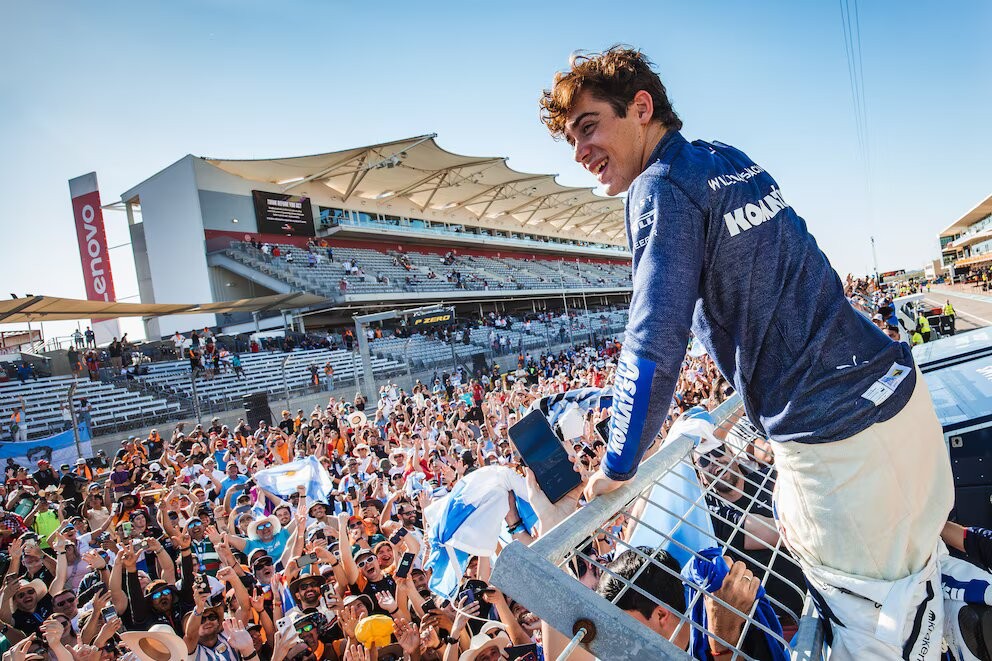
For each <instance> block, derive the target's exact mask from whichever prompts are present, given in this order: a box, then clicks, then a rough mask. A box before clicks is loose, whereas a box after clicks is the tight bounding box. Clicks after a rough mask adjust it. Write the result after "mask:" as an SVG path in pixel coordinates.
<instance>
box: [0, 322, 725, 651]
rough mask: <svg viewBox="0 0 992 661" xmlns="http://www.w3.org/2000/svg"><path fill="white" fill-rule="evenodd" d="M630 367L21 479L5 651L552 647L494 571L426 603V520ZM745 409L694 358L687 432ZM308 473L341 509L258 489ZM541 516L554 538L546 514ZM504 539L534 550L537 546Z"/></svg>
mask: <svg viewBox="0 0 992 661" xmlns="http://www.w3.org/2000/svg"><path fill="white" fill-rule="evenodd" d="M489 321H490V323H493V324H497V325H499V326H500V327H503V326H505V324H506V323H507V322H506V320H502V319H498V318H496V317H494V318H493V319H492V320H489ZM617 351H618V345H617V344H616V343H615V342H612V341H604V342H602V343H601V344H599V345H598V346H597V347H595V348H593V347H581V348H578V349H575V350H572V351H567V352H561V353H558V354H552V353H547V354H544V355H537V356H531V355H529V354H528V355H521V357H520V360H519V362H518V365H517V366H516V367H517V369H516V370H511V371H509V372H506V373H501V372H500V371H498V370H497V371H494V372H492V373H487V374H484V375H483V378H481V379H469V378H465V377H464V376H463V375H460V374H458V373H454V372H453V373H452V374H451V375H444V376H443V382H442V377H439V379H438V381H437V382H435V383H434V384H420V383H418V384H416V385H415V386H414V387H413V388H412V391H411V392H409V393H407V392H404V391H403V390H402V389H398V388H396V387H395V386H391V385H390V386H386V387H384V388H383V390H382V392H381V393H380V394H379V399H378V400H377V401H375V402H366V400H365V399H364V398H363V397H361V396H356V398H355V400H354V401H341V400H338V399H335V398H333V397H332V398H330V399H329V401H328V403H327V405H326V407H324V408H322V409H319V410H314V411H312V412H311V413H309V414H305V413H304V412H302V411H298V412H297V414H296V415H295V416H293V415H292V414H291V413H290V412H288V411H284V412H283V413H282V415H281V419H280V420H277V421H275V423H274V424H271V425H270V424H268V423H267V422H266V421H261V422H260V423H259V424H258V426H257V427H256V428H253V427H250V426H249V425H248V424H246V423H245V422H244V421H241V422H240V423H239V424H237V425H236V426H235V427H234V428H233V429H231V428H229V427H227V426H223V425H220V424H219V423H218V422H217V421H214V423H212V424H211V425H210V426H207V427H206V428H204V427H201V426H196V427H195V428H194V429H192V430H187V429H186V426H185V425H182V424H180V425H178V426H177V427H176V429H175V430H174V431H173V432H172V433H171V435H170V434H166V435H165V436H161V435H159V434H158V432H152V433H151V434H150V435H149V437H148V438H145V439H139V438H131V439H128V440H127V441H124V442H123V443H122V446H121V448H120V450H119V451H118V452H117V454H116V456H115V457H114V458H113V459H112V460H111V463H112V465H111V466H110V468H109V470H108V471H107V472H106V473H105V475H104V477H105V479H104V481H103V482H102V483H101V482H100V481H99V480H98V479H97V478H94V477H93V473H92V472H83V469H84V468H86V467H85V466H79V467H76V469H72V470H70V467H69V466H62V467H61V470H59V471H56V470H55V469H54V468H53V467H51V466H49V465H48V464H47V463H45V462H39V464H38V466H37V467H36V468H37V470H34V472H32V473H29V472H28V471H27V469H26V468H25V467H19V466H8V471H7V479H6V484H5V485H4V486H3V487H2V488H0V495H2V497H3V501H4V504H5V507H6V509H5V511H4V512H3V516H2V518H0V549H2V551H3V553H4V555H3V556H0V558H3V559H4V560H5V561H6V562H7V563H9V564H8V566H7V570H6V576H5V579H4V584H3V589H2V594H0V601H2V605H0V622H2V623H3V624H2V629H0V631H2V632H3V638H2V639H0V646H2V647H4V648H5V649H7V648H9V649H8V652H7V655H8V657H9V658H12V659H24V658H27V657H26V655H28V654H32V653H38V654H41V655H43V656H45V655H50V656H51V657H52V658H57V659H68V658H69V656H70V655H71V656H74V657H75V658H77V659H110V658H119V657H120V656H121V655H123V654H125V653H131V654H133V655H134V656H135V658H141V659H164V658H170V656H169V655H170V654H173V656H172V657H171V658H181V656H183V655H186V654H189V655H191V657H190V658H195V659H227V660H229V661H237V660H238V659H251V658H255V656H256V655H257V656H259V657H261V658H262V659H275V660H277V661H283V660H285V659H292V660H295V661H304V660H309V659H352V660H357V659H363V660H364V659H366V658H375V655H379V658H411V659H419V658H423V659H431V658H438V659H446V660H448V661H451V660H452V659H495V658H505V655H506V652H505V651H504V648H511V650H512V649H518V651H521V654H523V653H525V652H527V651H528V650H530V649H531V647H530V646H532V645H540V644H542V643H543V640H542V632H541V623H540V622H539V621H538V620H537V618H535V617H534V616H533V615H532V614H530V613H529V612H528V611H527V609H526V607H525V606H524V605H523V604H521V603H518V602H515V601H513V600H512V599H508V598H506V597H505V596H504V595H502V594H501V593H500V592H499V591H498V590H496V589H495V588H494V587H493V586H492V585H490V584H489V583H488V582H487V579H488V575H489V569H490V559H489V558H476V559H473V561H472V562H471V563H470V565H469V568H468V571H467V572H466V574H465V576H464V583H463V585H462V586H461V589H460V590H459V597H458V598H456V599H454V600H450V599H445V598H442V597H440V596H437V595H433V594H431V593H430V591H429V590H428V581H429V579H430V576H431V571H432V568H431V566H430V565H429V563H428V562H427V557H428V552H429V548H428V546H429V542H428V539H427V536H426V535H425V521H424V510H425V508H426V507H427V506H428V505H429V504H430V503H431V502H432V500H433V499H435V498H442V497H444V494H446V493H448V492H449V491H450V490H451V489H452V488H454V487H455V485H456V484H457V482H458V481H459V480H461V479H463V478H464V476H465V475H467V474H470V473H472V472H474V471H476V470H480V469H482V468H483V467H486V466H489V465H503V466H511V467H516V466H518V458H517V456H516V455H515V454H514V451H513V450H512V448H511V444H510V443H509V440H508V434H507V430H508V428H509V427H511V426H512V425H513V424H514V423H515V422H516V420H518V419H519V418H520V417H521V416H522V415H524V414H525V412H526V411H527V409H528V407H530V405H531V404H532V403H533V402H535V401H536V400H537V399H539V398H541V397H544V396H547V395H551V394H556V393H561V392H565V391H568V390H572V389H578V388H584V387H606V386H608V385H609V384H610V383H611V381H612V377H613V371H614V360H615V356H616V354H617ZM729 392H730V390H729V386H727V384H726V382H725V381H723V380H722V378H720V377H719V376H718V373H717V371H716V370H715V368H714V367H713V365H712V363H711V362H710V361H709V360H708V359H707V358H706V356H705V355H703V356H700V357H696V358H692V357H687V359H686V365H685V372H684V375H683V381H682V382H681V384H680V393H679V396H678V397H677V398H676V400H675V402H674V403H673V411H672V413H673V416H678V414H679V413H680V412H681V411H682V410H686V409H688V408H691V407H693V406H698V405H702V406H711V405H715V404H716V402H718V401H720V400H721V399H722V398H724V397H725V396H726V395H727V394H729ZM373 406H374V407H375V408H374V409H373ZM606 415H607V411H606V410H602V411H601V410H598V409H596V410H590V411H589V412H588V414H587V420H586V422H587V424H586V434H585V437H584V441H583V442H584V443H586V444H587V445H588V446H589V448H590V449H592V450H594V451H593V452H590V453H589V455H590V456H583V466H584V468H585V469H587V470H591V469H594V468H595V467H596V465H597V464H598V461H599V458H600V457H601V456H602V454H603V452H604V443H603V442H602V440H601V439H596V437H595V431H594V425H595V422H597V421H599V420H600V419H601V418H603V417H605V416H606ZM311 455H312V456H314V457H316V458H318V459H319V461H320V464H321V465H322V467H323V469H325V470H326V471H327V473H328V474H329V476H330V478H331V480H332V482H333V485H334V488H333V491H332V492H331V494H330V497H329V498H327V500H316V499H314V498H313V497H312V495H311V494H308V493H307V492H306V490H305V488H304V487H303V486H300V487H299V488H297V489H295V490H294V491H292V492H291V493H282V494H277V493H272V492H271V491H268V490H266V489H264V488H262V487H260V486H259V485H258V484H257V483H256V481H255V477H256V475H257V474H258V473H259V471H263V470H265V469H267V468H272V467H274V466H279V465H281V464H285V463H288V462H292V461H295V460H298V459H301V458H304V457H307V456H311ZM83 463H84V464H85V462H83ZM32 468H35V467H32ZM91 480H96V481H91ZM414 484H419V485H423V488H419V489H412V488H411V487H412V486H413V485H414ZM521 495H523V494H521ZM528 497H530V498H532V499H533V500H534V501H535V510H537V511H538V514H539V516H543V517H544V519H545V525H550V519H549V515H548V514H547V508H542V507H541V501H540V495H539V494H536V495H535V494H531V495H530V496H528ZM509 518H511V515H508V519H509ZM507 523H508V524H509V526H510V529H511V530H514V532H515V533H516V534H515V536H516V537H518V538H524V539H530V538H532V536H533V535H537V534H539V532H540V528H538V529H536V530H530V531H528V530H525V529H521V527H520V526H519V522H518V521H508V522H507ZM602 552H603V554H604V557H607V556H608V555H609V553H610V550H609V549H606V548H604V549H602ZM407 554H409V555H407ZM616 561H617V562H620V561H623V559H622V558H617V559H616ZM626 562H627V564H630V560H629V558H628V559H627V560H626ZM469 593H471V595H469ZM545 635H547V634H545ZM536 653H537V652H536V651H535V654H536ZM156 654H158V656H156ZM177 654H178V655H179V656H175V655H177ZM544 654H545V656H546V655H547V654H548V652H547V651H545V652H544ZM163 655H164V656H163ZM369 655H372V656H371V657H370V656H369ZM525 658H526V657H525ZM535 658H536V657H535Z"/></svg>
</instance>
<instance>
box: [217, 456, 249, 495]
mask: <svg viewBox="0 0 992 661" xmlns="http://www.w3.org/2000/svg"><path fill="white" fill-rule="evenodd" d="M225 472H226V473H227V477H226V478H224V480H223V481H222V482H221V483H220V490H219V491H218V495H219V496H220V498H221V499H226V498H227V495H228V494H229V493H230V491H231V489H233V488H234V487H237V486H240V485H242V484H244V483H245V482H247V481H248V478H247V477H246V476H245V475H242V474H241V473H239V472H238V465H237V464H236V463H234V462H233V461H232V462H231V463H229V464H228V465H227V470H226V471H225Z"/></svg>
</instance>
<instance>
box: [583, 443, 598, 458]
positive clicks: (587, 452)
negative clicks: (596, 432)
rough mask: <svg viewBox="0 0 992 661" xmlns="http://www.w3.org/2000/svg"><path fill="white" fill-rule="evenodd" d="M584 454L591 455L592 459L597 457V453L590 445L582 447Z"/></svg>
mask: <svg viewBox="0 0 992 661" xmlns="http://www.w3.org/2000/svg"><path fill="white" fill-rule="evenodd" d="M582 454H584V455H585V456H587V457H589V458H590V459H595V458H596V453H595V452H593V451H592V448H590V447H586V446H583V447H582Z"/></svg>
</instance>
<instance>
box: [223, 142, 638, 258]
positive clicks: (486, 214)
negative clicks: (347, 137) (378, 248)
mask: <svg viewBox="0 0 992 661" xmlns="http://www.w3.org/2000/svg"><path fill="white" fill-rule="evenodd" d="M435 137H436V134H429V135H423V136H417V137H413V138H407V139H405V140H397V141H394V142H384V143H381V144H376V145H369V146H367V147H357V148H354V149H347V150H344V151H338V152H331V153H327V154H316V155H313V156H297V157H291V158H271V159H258V160H230V159H218V158H205V159H204V160H205V161H206V162H208V163H210V164H212V165H214V166H216V167H218V168H220V169H222V170H225V171H227V172H229V173H231V174H234V175H237V176H239V177H243V178H245V179H250V180H254V181H266V182H270V183H273V184H277V185H279V186H281V187H282V190H283V192H285V193H291V192H292V191H293V190H294V189H296V188H299V187H300V186H303V185H306V184H310V183H311V182H315V183H320V184H323V185H324V186H327V187H328V188H329V189H330V190H331V191H332V192H333V195H334V197H335V198H339V199H340V200H341V201H342V203H347V202H348V201H349V200H354V199H355V198H362V199H366V200H389V199H399V198H405V199H406V200H409V202H410V203H412V204H414V205H416V206H418V207H419V208H420V209H421V210H422V211H426V210H427V209H431V210H434V211H449V210H450V211H454V210H460V211H463V212H465V213H464V214H458V215H459V217H460V219H461V220H462V222H464V223H465V224H467V225H477V226H480V227H486V228H490V227H492V226H493V225H494V222H493V221H496V220H497V219H499V221H501V222H500V225H501V226H502V227H505V223H506V221H507V220H512V222H513V223H514V224H517V225H519V228H520V231H522V232H530V233H534V234H541V233H542V232H547V231H553V232H554V233H555V234H558V235H560V234H561V233H562V232H569V233H570V234H573V236H574V237H575V238H576V239H579V240H583V241H590V242H595V243H605V244H612V245H618V246H623V247H626V237H625V231H624V219H623V200H622V199H620V198H610V197H603V196H600V195H597V194H596V193H594V192H593V189H592V188H573V187H569V186H562V185H561V184H559V183H557V182H556V180H555V177H556V175H553V174H528V173H525V172H517V171H516V170H512V169H511V168H509V167H507V165H506V158H505V157H473V156H462V155H459V154H452V153H451V152H448V151H445V150H444V149H442V148H441V147H439V146H438V144H437V143H436V142H435V141H434V138H435Z"/></svg>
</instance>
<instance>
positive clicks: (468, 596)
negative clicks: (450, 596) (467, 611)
mask: <svg viewBox="0 0 992 661" xmlns="http://www.w3.org/2000/svg"><path fill="white" fill-rule="evenodd" d="M462 599H465V603H464V605H465V606H468V605H469V604H473V603H475V601H476V596H475V590H473V589H472V588H465V589H464V590H462V591H461V592H459V593H458V600H459V601H461V600H462Z"/></svg>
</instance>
